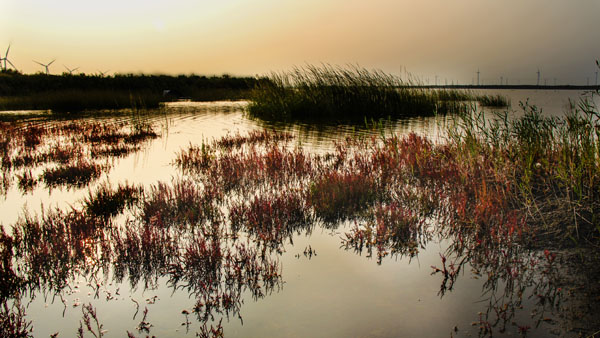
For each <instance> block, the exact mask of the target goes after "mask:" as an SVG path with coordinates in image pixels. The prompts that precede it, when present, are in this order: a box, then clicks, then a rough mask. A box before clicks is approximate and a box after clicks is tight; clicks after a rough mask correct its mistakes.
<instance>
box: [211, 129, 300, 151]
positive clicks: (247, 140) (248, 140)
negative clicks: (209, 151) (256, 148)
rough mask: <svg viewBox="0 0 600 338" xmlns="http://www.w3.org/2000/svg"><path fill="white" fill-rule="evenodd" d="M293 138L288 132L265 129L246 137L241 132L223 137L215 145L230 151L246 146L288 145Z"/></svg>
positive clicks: (252, 132)
mask: <svg viewBox="0 0 600 338" xmlns="http://www.w3.org/2000/svg"><path fill="white" fill-rule="evenodd" d="M292 138H293V136H292V135H291V134H289V133H286V132H278V131H276V130H266V129H263V130H254V131H250V132H248V133H247V134H246V135H241V134H240V133H239V132H237V133H236V134H234V135H227V136H224V137H221V138H220V139H219V140H217V141H216V143H215V144H216V145H217V146H218V147H221V148H224V149H228V150H229V149H232V148H241V147H242V146H244V145H257V144H263V145H266V144H281V143H287V142H288V141H290V140H291V139H292Z"/></svg>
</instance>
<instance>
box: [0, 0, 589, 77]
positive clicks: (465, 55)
mask: <svg viewBox="0 0 600 338" xmlns="http://www.w3.org/2000/svg"><path fill="white" fill-rule="evenodd" d="M598 13H600V2H599V1H595V0H581V1H577V2H564V1H559V0H531V1H527V2H523V1H516V0H507V1H502V2H494V3H492V2H482V1H476V0H454V1H451V2H450V1H442V0H424V1H419V2H412V1H392V0H376V1H373V2H368V3H367V2H364V1H356V0H345V1H341V0H330V1H316V0H305V1H281V0H280V1H274V0H255V1H241V0H229V1H215V0H208V1H203V2H197V1H183V0H174V1H169V2H166V1H141V0H130V1H115V0H107V1H103V2H97V3H95V2H94V3H88V2H81V1H73V0H69V1H60V2H52V3H50V2H48V3H46V2H43V1H39V0H21V1H16V0H7V1H5V4H4V6H3V10H2V12H1V13H0V53H1V54H2V57H4V53H5V51H6V48H7V47H8V45H9V44H10V45H11V50H10V53H9V55H8V59H9V60H10V61H11V62H12V63H13V64H14V65H15V66H16V67H17V68H18V69H19V70H20V71H23V72H25V73H35V72H39V71H44V69H43V67H42V66H39V65H38V64H36V63H34V62H33V60H36V61H39V62H42V63H47V62H50V61H51V60H53V59H56V62H54V64H52V65H51V66H50V72H51V73H53V74H60V73H62V72H64V71H66V68H65V66H66V67H69V68H71V69H72V68H75V67H79V71H81V72H85V73H97V72H99V71H105V70H110V73H161V74H191V73H195V74H202V75H220V74H231V75H236V76H254V75H265V74H268V73H269V72H271V71H282V70H288V69H290V68H292V67H294V66H302V65H304V64H320V63H328V64H333V65H347V64H353V65H360V66H362V67H365V68H368V69H379V70H382V71H384V72H387V73H391V74H395V75H404V72H405V71H407V72H408V73H410V74H412V75H413V76H415V77H417V78H419V79H421V80H422V81H423V82H426V83H430V84H434V83H435V81H436V78H437V83H438V84H445V83H448V84H451V83H453V82H454V83H462V84H471V83H475V82H476V79H477V74H476V72H477V70H479V71H480V72H481V73H480V82H481V83H483V84H497V83H499V82H500V80H501V79H502V80H503V81H504V82H505V81H506V80H508V83H509V84H531V83H533V84H535V82H536V80H537V74H536V73H537V70H538V69H539V71H540V74H541V75H540V84H544V83H546V84H548V85H551V84H554V83H557V84H565V83H569V84H587V83H589V84H595V83H596V81H597V71H598V68H597V67H596V64H595V60H597V59H599V58H600V44H598V41H599V40H600V20H597V15H598Z"/></svg>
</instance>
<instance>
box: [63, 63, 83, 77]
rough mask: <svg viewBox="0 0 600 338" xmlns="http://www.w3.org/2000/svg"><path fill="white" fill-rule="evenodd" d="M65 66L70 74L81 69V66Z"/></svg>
mask: <svg viewBox="0 0 600 338" xmlns="http://www.w3.org/2000/svg"><path fill="white" fill-rule="evenodd" d="M63 66H65V65H63ZM65 68H66V69H67V71H68V72H69V75H73V72H74V71H76V70H78V69H79V67H75V68H73V69H71V68H69V67H67V66H65Z"/></svg>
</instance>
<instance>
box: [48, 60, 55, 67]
mask: <svg viewBox="0 0 600 338" xmlns="http://www.w3.org/2000/svg"><path fill="white" fill-rule="evenodd" d="M54 61H56V59H54V60H52V61H50V63H49V64H48V65H47V66H50V65H51V64H52V63H53V62H54Z"/></svg>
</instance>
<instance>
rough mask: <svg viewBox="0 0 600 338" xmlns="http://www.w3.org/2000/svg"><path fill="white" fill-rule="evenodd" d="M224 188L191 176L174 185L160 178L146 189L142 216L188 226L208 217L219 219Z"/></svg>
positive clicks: (162, 223)
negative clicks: (198, 180)
mask: <svg viewBox="0 0 600 338" xmlns="http://www.w3.org/2000/svg"><path fill="white" fill-rule="evenodd" d="M221 199H222V192H221V191H219V190H218V189H216V188H215V187H212V186H209V187H205V188H203V187H202V186H199V185H198V184H197V183H195V182H194V181H191V180H175V181H173V184H172V185H168V184H166V183H163V182H159V183H158V184H157V185H155V186H152V187H151V188H150V189H149V190H147V191H146V192H145V193H144V196H143V199H142V201H141V210H140V218H141V220H143V222H144V223H145V224H151V225H153V226H158V227H171V226H177V227H188V226H196V225H202V224H203V223H204V222H206V221H218V220H219V219H220V217H221V212H220V210H219V209H218V207H217V205H218V203H219V201H220V200H221Z"/></svg>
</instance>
